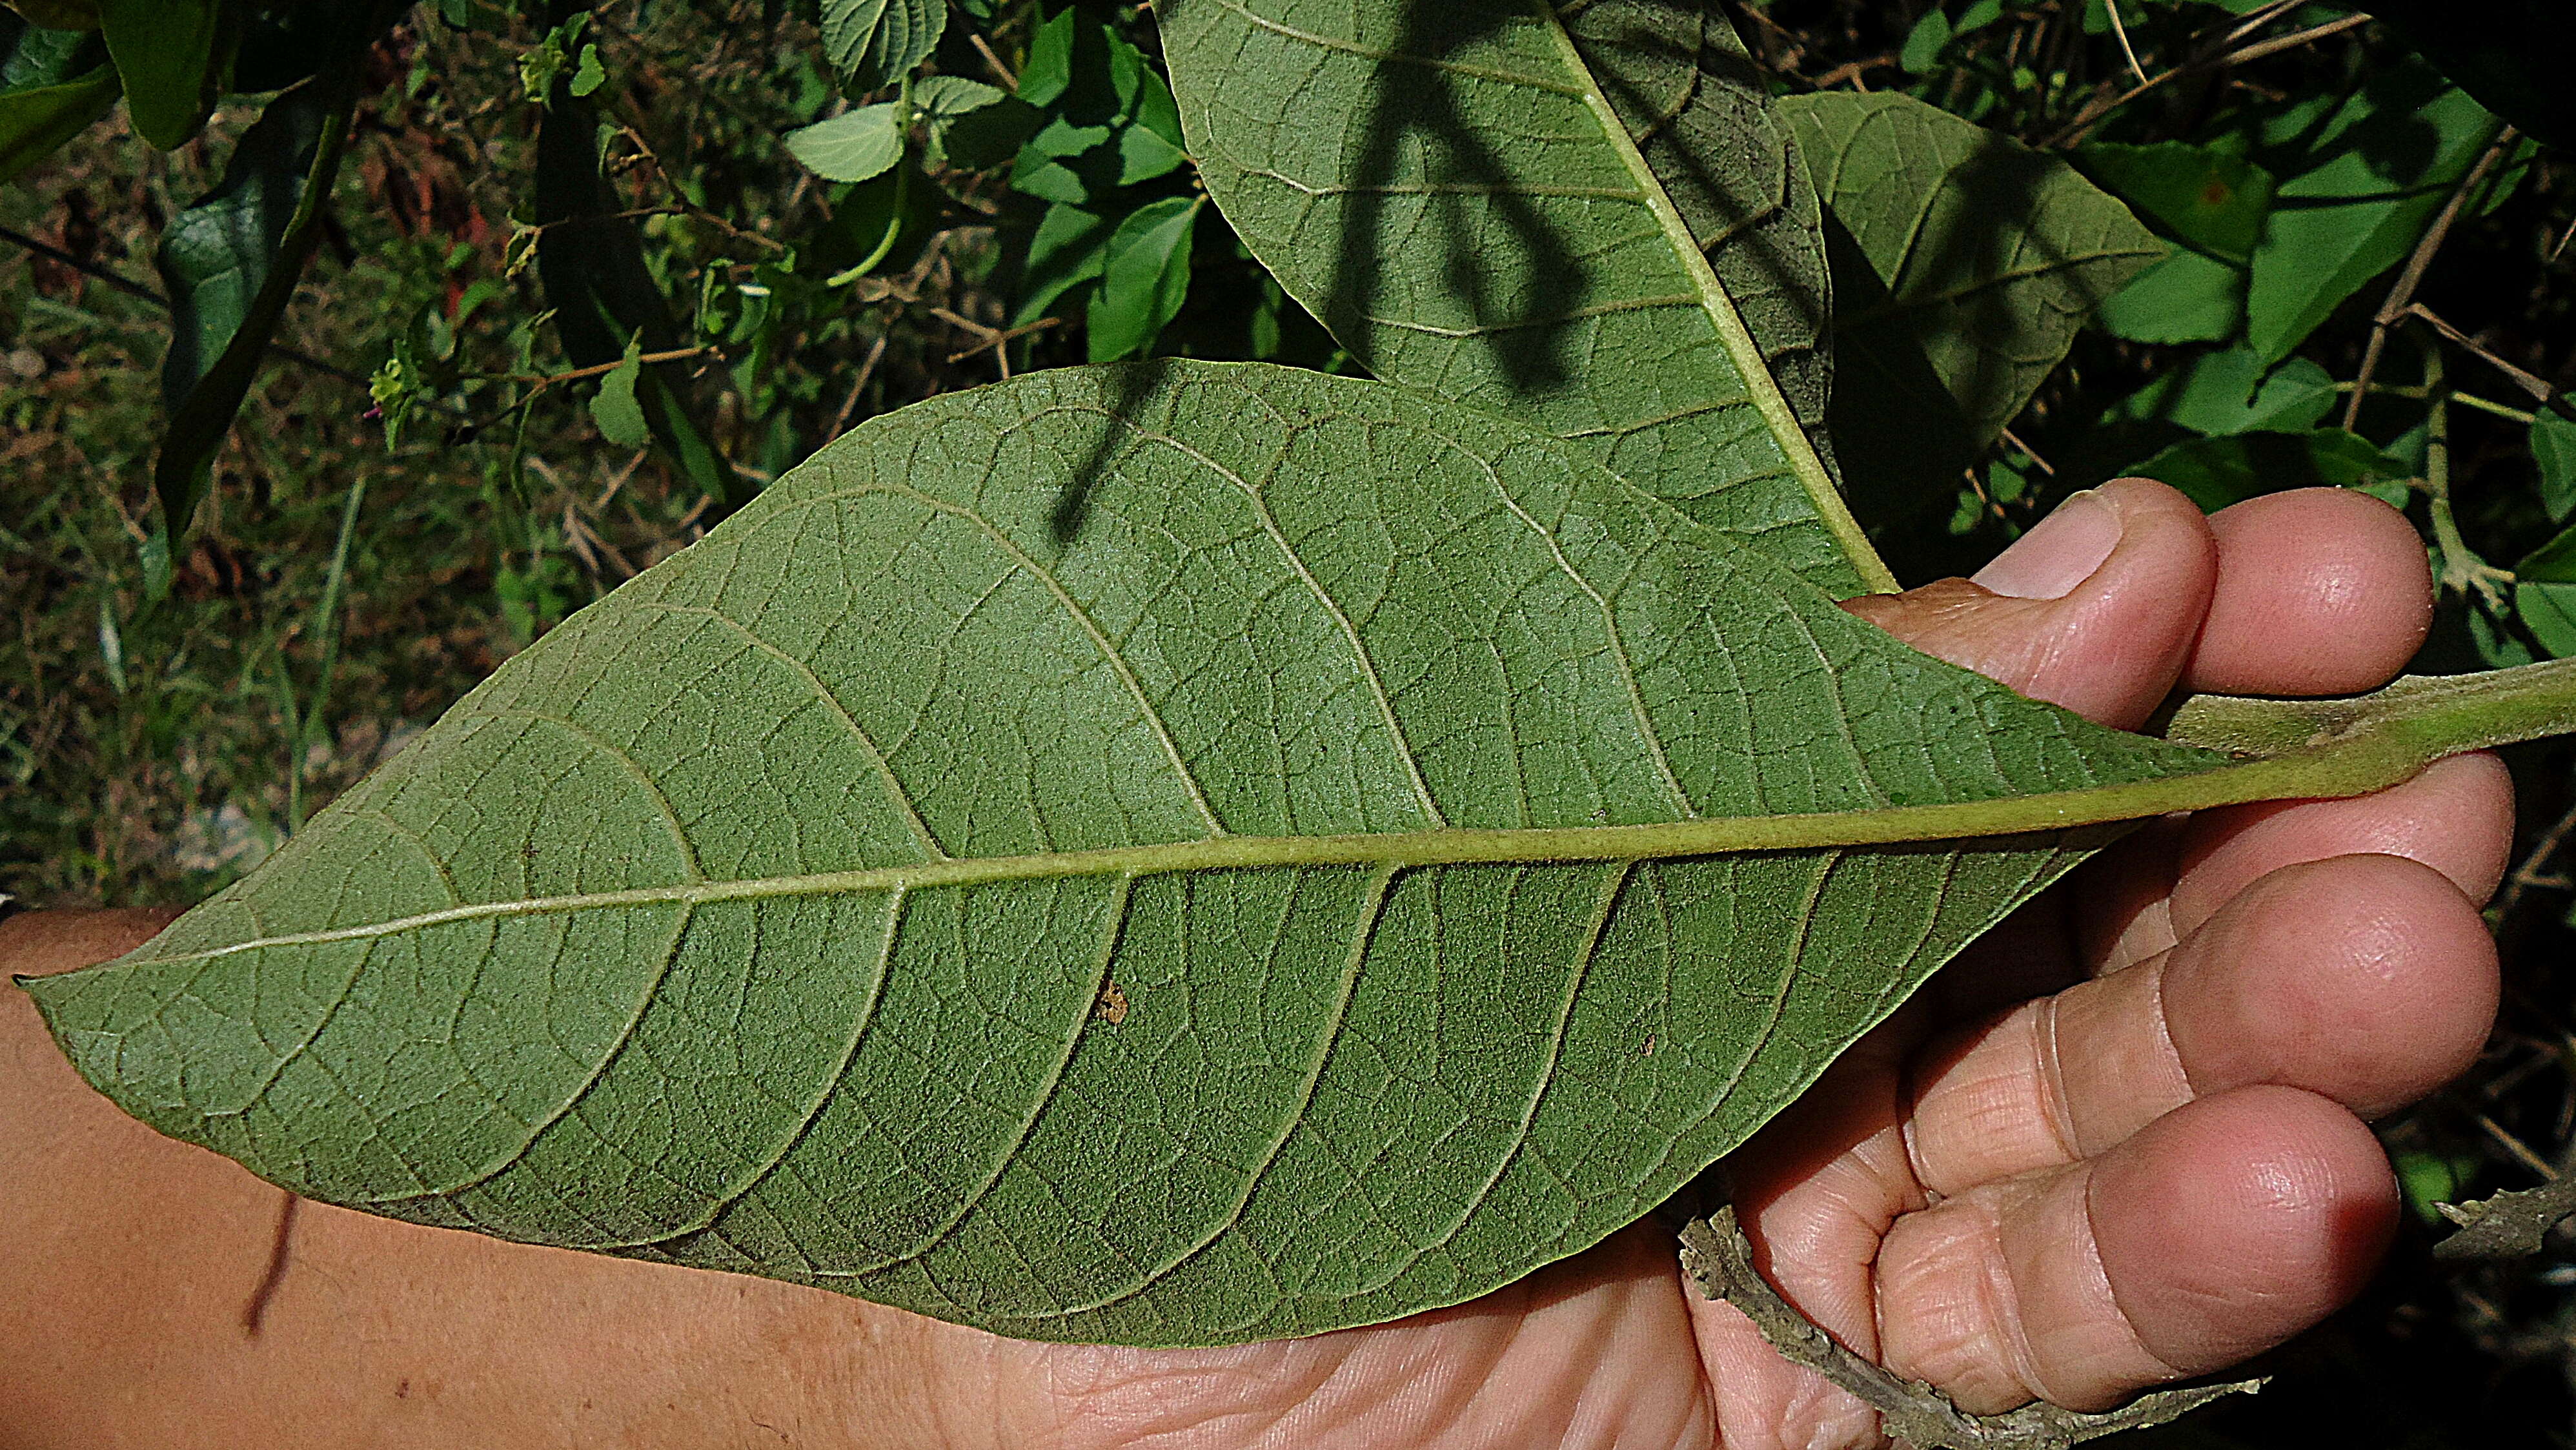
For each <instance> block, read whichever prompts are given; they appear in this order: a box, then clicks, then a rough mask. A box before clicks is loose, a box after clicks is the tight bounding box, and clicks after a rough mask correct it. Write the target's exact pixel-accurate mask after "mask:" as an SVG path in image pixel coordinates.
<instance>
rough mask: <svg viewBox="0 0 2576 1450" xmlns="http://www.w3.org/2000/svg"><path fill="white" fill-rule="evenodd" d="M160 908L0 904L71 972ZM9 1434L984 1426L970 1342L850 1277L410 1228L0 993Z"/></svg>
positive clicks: (46, 1446)
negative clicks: (219, 1131)
mask: <svg viewBox="0 0 2576 1450" xmlns="http://www.w3.org/2000/svg"><path fill="white" fill-rule="evenodd" d="M162 920H163V918H161V917H158V916H153V915H150V914H147V913H134V912H103V913H93V914H77V915H76V914H72V913H53V912H33V913H28V914H26V915H22V916H19V917H15V918H12V919H11V920H9V921H8V922H6V923H0V974H6V973H12V972H14V973H26V974H41V973H46V972H55V971H67V970H71V969H73V968H75V967H79V966H83V965H87V964H88V963H90V962H94V961H98V960H102V959H105V958H107V957H112V956H115V955H117V954H119V953H121V952H123V951H124V950H126V949H127V948H129V947H131V946H133V945H134V944H136V943H138V942H140V941H141V940H143V939H144V938H146V937H148V936H149V935H150V934H151V933H152V932H153V931H156V930H158V929H159V927H160V925H161V923H162ZM0 1223H6V1224H7V1225H8V1226H9V1231H10V1232H9V1243H10V1248H9V1250H8V1251H7V1252H6V1253H5V1254H0V1364H6V1365H7V1366H8V1367H9V1368H8V1371H7V1372H6V1373H5V1374H0V1444H5V1445H7V1446H8V1447H9V1450H53V1447H64V1450H71V1447H79V1450H109V1447H122V1446H134V1447H147V1446H148V1447H151V1450H189V1447H196V1446H208V1447H212V1446H235V1445H247V1444H257V1445H262V1446H270V1447H278V1450H287V1447H294V1446H305V1445H310V1446H315V1447H324V1446H328V1447H332V1450H349V1447H359V1446H368V1447H372V1446H404V1445H413V1444H420V1445H430V1444H437V1445H442V1446H453V1445H471V1446H475V1447H478V1450H480V1447H489V1450H507V1447H515V1446H521V1445H529V1446H537V1445H543V1446H564V1445H602V1446H606V1445H620V1446H625V1445H633V1446H663V1445H669V1446H687V1447H690V1450H716V1447H730V1446H735V1445H744V1446H755V1445H777V1444H781V1443H787V1444H794V1445H800V1446H803V1445H817V1446H843V1445H848V1446H890V1447H891V1446H916V1445H918V1446H941V1447H946V1446H950V1445H961V1446H965V1445H977V1444H982V1443H986V1442H988V1441H989V1440H990V1439H991V1438H993V1437H994V1432H995V1431H996V1430H997V1429H998V1428H999V1427H997V1426H996V1425H995V1424H994V1416H995V1409H994V1403H995V1402H994V1399H993V1397H992V1395H991V1394H990V1393H989V1390H990V1387H991V1385H992V1382H993V1370H994V1367H995V1366H994V1365H993V1363H992V1353H993V1351H992V1350H991V1349H989V1348H988V1347H987V1346H988V1344H990V1343H996V1342H991V1341H984V1340H983V1339H982V1337H981V1336H972V1335H967V1334H964V1333H963V1332H961V1331H955V1330H951V1329H949V1328H948V1327H946V1326H942V1325H937V1324H934V1323H932V1322H931V1321H928V1320H923V1319H918V1318H915V1317H913V1316H911V1315H906V1314H901V1313H897V1312H894V1311H890V1310H883V1309H878V1308H876V1307H874V1306H870V1305H864V1304H860V1303H857V1302H856V1301H853V1300H847V1299H843V1298H840V1297H839V1296H836V1295H830V1294H824V1293H820V1292H817V1291H812V1290H805V1289H798V1288H795V1287H793V1286H789V1285H784V1284H777V1283H771V1282H767V1281H763V1280H755V1279H744V1278H736V1277H733V1276H729V1275H716V1274H706V1273H701V1272H698V1271H695V1270H688V1269H676V1268H664V1267H660V1266H656V1265H647V1264H637V1263H629V1262H624V1261H620V1260H614V1259H607V1258H600V1257H595V1256H592V1255H587V1254H575V1253H567V1252H564V1251H561V1250H554V1249H542V1248H534V1247H529V1246H526V1245H520V1244H509V1243H503V1242H500V1241H498V1240H495V1239H487V1238H483V1237H480V1236H477V1235H472V1234H463V1233H452V1232H445V1231H441V1230H436V1229H424V1228H416V1227H413V1226H411V1225H406V1224H400V1223H395V1222H391V1221H389V1220H384V1219H378V1218H372V1217H369V1216H367V1215H364V1214H358V1213H353V1212H349V1211H347V1210H343V1209H335V1208H329V1207H325V1206H322V1205H318V1204H312V1203H297V1204H294V1205H293V1206H292V1208H290V1206H289V1199H288V1196H287V1195H286V1194H285V1193H284V1192H283V1191H282V1190H280V1189H277V1188H274V1187H272V1186H270V1185H268V1184H265V1183H262V1182H260V1181H258V1180H257V1179H255V1178H252V1177H251V1176H250V1175H249V1174H248V1173H246V1172H244V1171H243V1170H242V1169H240V1168H239V1167H237V1166H235V1165H234V1164H232V1163H230V1162H228V1161H226V1160H224V1159H222V1158H219V1157H216V1156H215V1155H213V1154H210V1153H207V1152H204V1151H202V1150H200V1149H197V1148H194V1147H190V1146H188V1145H185V1144H182V1143H178V1142H175V1141H172V1140H170V1139H166V1138H163V1137H161V1136H159V1135H158V1134H155V1133H154V1132H152V1131H151V1130H150V1129H148V1128H145V1127H143V1126H142V1125H141V1124H139V1123H136V1122H135V1121H133V1120H132V1119H130V1118H127V1117H125V1116H124V1115H123V1114H121V1113H119V1112H118V1111H117V1110H116V1109H115V1108H114V1107H112V1106H111V1105H109V1103H108V1102H107V1101H106V1100H105V1099H104V1098H101V1097H100V1096H98V1095H97V1094H96V1093H94V1092H92V1091H91V1090H90V1089H89V1088H88V1086H87V1085H86V1084H84V1083H82V1082H81V1081H80V1079H79V1078H78V1076H77V1075H75V1074H74V1073H73V1072H72V1070H71V1068H70V1067H69V1065H68V1064H67V1063H65V1062H64V1060H63V1058H62V1056H61V1055H60V1054H59V1053H58V1052H57V1051H56V1050H55V1049H54V1047H53V1044H52V1043H51V1041H50V1040H48V1038H47V1036H46V1034H45V1031H44V1028H43V1026H42V1024H41V1023H40V1022H39V1021H38V1019H37V1016H36V1012H35V1009H34V1005H33V1003H31V1002H30V1001H29V1000H28V998H27V997H26V995H25V994H24V993H22V992H18V991H16V990H13V989H5V988H0Z"/></svg>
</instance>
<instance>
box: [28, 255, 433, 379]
mask: <svg viewBox="0 0 2576 1450" xmlns="http://www.w3.org/2000/svg"><path fill="white" fill-rule="evenodd" d="M0 242H7V243H9V244H10V245H11V246H14V247H18V248H21V249H23V250H26V251H30V252H33V253H35V254H36V255H38V256H40V257H43V258H45V259H47V260H49V261H53V262H58V263H60V264H62V265H63V266H66V267H69V268H71V269H72V270H73V271H75V272H78V273H80V274H81V275H82V276H84V277H87V278H90V279H91V280H93V281H97V282H104V283H106V284H107V285H108V286H110V287H113V288H115V289H116V290H117V291H119V292H122V293H124V294H125V295H126V296H128V297H133V298H138V299H140V300H142V301H145V302H149V303H151V304H152V305H153V306H155V307H158V308H160V309H162V310H163V311H165V312H166V311H168V310H169V307H170V299H169V298H167V297H164V296H162V295H161V294H160V293H158V292H155V291H153V290H152V289H151V288H149V287H146V286H144V285H143V284H142V283H140V282H137V281H135V280H133V279H132V278H130V277H124V276H120V275H118V274H117V273H115V272H111V271H109V270H108V269H107V268H105V267H101V266H99V265H97V264H96V263H93V262H85V261H82V260H81V259H80V258H78V257H76V256H74V255H72V254H71V253H69V252H66V251H64V250H63V249H62V248H60V247H57V246H55V245H54V244H53V243H51V242H48V241H45V240H44V239H42V238H40V237H31V236H29V235H27V234H26V233H25V232H22V231H19V230H17V229H16V228H14V227H0ZM268 350H269V351H270V352H273V353H275V354H277V355H278V356H279V357H281V358H284V359H285V360H286V361H288V362H291V363H293V364H295V365H296V366H297V367H300V368H306V369H309V370H311V371H313V372H317V373H321V374H322V375H324V376H325V377H333V378H338V379H339V380H340V381H342V382H344V383H355V384H357V385H358V386H359V387H362V388H363V387H365V386H366V385H367V379H366V377H365V376H364V375H362V374H359V373H353V372H351V371H349V370H348V369H347V368H344V367H340V366H338V365H337V364H334V363H328V362H324V361H323V360H322V359H320V358H318V357H315V356H313V355H312V354H311V353H308V352H303V351H299V350H298V349H295V348H291V347H288V346H287V345H286V344H284V343H281V342H271V343H270V344H269V345H268ZM441 411H445V412H454V411H455V410H454V409H450V408H446V407H445V406H444V405H441ZM460 416H461V415H460Z"/></svg>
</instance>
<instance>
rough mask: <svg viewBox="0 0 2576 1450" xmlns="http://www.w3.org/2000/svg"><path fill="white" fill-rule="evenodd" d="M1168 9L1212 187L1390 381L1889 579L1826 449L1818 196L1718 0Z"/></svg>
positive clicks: (1806, 564)
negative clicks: (1576, 448) (1554, 438)
mask: <svg viewBox="0 0 2576 1450" xmlns="http://www.w3.org/2000/svg"><path fill="white" fill-rule="evenodd" d="M1158 9H1159V11H1160V13H1161V18H1162V26H1163V44H1164V56H1165V59H1166V61H1167V62H1168V63H1169V65H1170V68H1171V76H1172V89H1173V92H1174V94H1175V96H1176V97H1177V98H1178V100H1179V103H1180V108H1181V124H1182V129H1183V131H1184V133H1185V134H1186V136H1187V137H1188V139H1189V143H1190V147H1191V151H1192V153H1193V156H1194V158H1195V159H1196V160H1197V162H1198V166H1199V174H1200V175H1201V177H1202V178H1204V180H1205V181H1206V184H1207V188H1208V193H1209V195H1210V196H1212V197H1213V198H1214V199H1215V200H1216V202H1217V205H1218V206H1219V208H1220V209H1221V210H1223V211H1224V213H1225V215H1226V219H1227V220H1228V221H1229V222H1231V223H1232V224H1233V226H1234V228H1235V230H1236V231H1237V232H1238V233H1239V234H1240V235H1241V236H1242V237H1243V239H1244V241H1245V243H1246V245H1248V246H1249V247H1250V248H1251V249H1252V252H1253V254H1254V255H1255V256H1257V257H1259V258H1260V259H1261V262H1262V264H1263V265H1264V266H1265V267H1267V268H1269V269H1270V271H1271V272H1272V274H1273V275H1275V276H1276V277H1277V278H1278V279H1279V283H1280V285H1281V286H1282V287H1283V288H1285V289H1286V290H1287V291H1288V293H1289V294H1290V295H1291V296H1293V297H1295V298H1296V299H1297V300H1298V301H1299V302H1301V303H1303V304H1304V305H1305V307H1306V308H1307V309H1308V310H1309V311H1311V312H1313V313H1314V314H1315V316H1316V317H1317V318H1318V319H1320V320H1321V321H1322V322H1323V323H1324V325H1325V326H1326V327H1328V328H1330V329H1332V331H1333V334H1334V335H1335V336H1336V337H1337V338H1339V339H1340V340H1341V341H1342V343H1343V344H1344V345H1345V346H1347V347H1348V348H1350V349H1351V351H1352V353H1353V354H1354V355H1355V356H1357V357H1358V358H1359V359H1360V360H1361V361H1362V362H1364V363H1365V364H1366V365H1367V366H1368V367H1369V368H1370V370H1371V371H1373V372H1374V373H1376V374H1377V375H1378V376H1379V377H1381V378H1385V379H1387V380H1389V381H1392V382H1398V383H1404V384H1407V385H1409V386H1413V387H1418V388H1422V389H1424V390H1426V391H1429V392H1433V393H1436V394H1439V395H1440V396H1443V397H1448V398H1454V399H1458V400H1460V401H1463V402H1468V403H1473V404H1476V405H1478V406H1480V407H1485V408H1490V409H1493V410H1495V411H1497V412H1504V413H1509V414H1511V415H1512V416H1514V417H1518V418H1523V419H1526V420H1528V421H1530V422H1533V423H1535V424H1537V425H1538V426H1539V427H1541V428H1544V429H1546V430H1548V431H1549V432H1552V433H1555V434H1558V435H1559V436H1561V437H1565V438H1569V439H1573V440H1576V441H1579V442H1580V443H1582V444H1583V445H1584V446H1585V447H1587V448H1589V449H1590V450H1592V452H1593V453H1594V455H1595V456H1596V457H1598V458H1600V459H1601V460H1603V461H1604V462H1606V463H1607V464H1609V465H1610V467H1611V469H1612V470H1613V471H1614V472H1616V473H1618V474H1619V475H1620V476H1621V477H1624V478H1626V479H1628V480H1629V481H1630V482H1632V483H1635V484H1636V485H1638V486H1639V487H1641V488H1644V489H1646V490H1647V491H1649V492H1651V493H1654V494H1657V495H1658V496H1660V497H1662V498H1664V499H1666V500H1668V501H1670V502H1672V503H1674V504H1676V505H1678V506H1679V507H1681V508H1683V509H1684V510H1686V511H1687V512H1689V513H1690V514H1691V515H1692V516H1693V517H1695V518H1697V519H1698V520H1700V521H1701V522H1703V523H1706V524H1709V525H1711V526H1713V527H1716V528H1719V529H1723V530H1726V531H1727V532H1729V533H1732V534H1735V535H1737V536H1738V537H1741V538H1743V539H1746V540H1747V541H1749V542H1752V543H1753V544H1755V545H1756V546H1757V547H1759V548H1762V549H1764V550H1765V551H1767V552H1769V553H1770V554H1771V555H1772V557H1774V558H1776V559H1779V560H1781V561H1782V562H1784V563H1786V564H1788V565H1789V566H1790V567H1791V568H1792V569H1795V570H1797V571H1798V572H1799V573H1801V574H1803V575H1805V576H1806V577H1807V578H1808V579H1809V580H1810V581H1812V582H1814V583H1815V584H1817V585H1818V586H1819V587H1821V588H1823V589H1824V590H1826V591H1827V592H1828V593H1831V594H1834V595H1836V596H1846V595H1850V594H1855V593H1859V592H1861V590H1863V589H1864V588H1880V587H1890V585H1889V581H1887V579H1886V577H1885V570H1884V566H1883V565H1881V564H1879V562H1878V559H1877V557H1876V555H1875V554H1873V553H1871V552H1870V550H1869V546H1868V545H1867V543H1866V542H1865V541H1863V540H1862V539H1861V538H1860V535H1859V531H1858V529H1857V528H1856V527H1855V526H1853V525H1852V524H1851V521H1850V516H1849V514H1848V512H1847V511H1846V510H1845V509H1844V507H1843V504H1842V501H1841V498H1840V495H1839V494H1838V493H1837V491H1836V489H1837V484H1836V481H1835V476H1834V473H1833V468H1832V464H1831V462H1830V459H1829V457H1828V456H1825V455H1823V454H1821V453H1820V450H1819V448H1818V444H1819V443H1820V442H1821V440H1822V437H1823V425H1824V415H1825V405H1826V401H1827V396H1828V394H1829V392H1830V391H1831V384H1832V377H1831V372H1830V367H1829V364H1828V361H1827V358H1826V356H1825V353H1824V350H1823V348H1822V347H1821V345H1820V341H1819V339H1820V337H1821V334H1822V331H1823V327H1824V321H1825V318H1826V316H1827V315H1828V312H1829V309H1830V295H1829V291H1828V283H1827V279H1826V267H1825V256H1824V249H1823V242H1822V238H1821V234H1820V232H1819V221H1820V218H1819V213H1818V208H1817V201H1816V195H1815V191H1814V188H1813V187H1812V186H1811V185H1810V184H1809V183H1808V181H1807V178H1806V175H1805V172H1804V169H1803V168H1802V167H1801V166H1800V164H1799V162H1798V160H1797V156H1796V153H1795V152H1794V151H1793V150H1792V149H1791V148H1790V146H1789V144H1788V140H1787V137H1786V135H1785V133H1784V132H1783V131H1782V129H1781V128H1780V127H1779V126H1778V125H1777V124H1776V122H1775V121H1774V119H1773V118H1772V116H1771V114H1770V111H1769V103H1768V101H1767V99H1766V97H1765V92H1764V90H1763V88H1762V84H1761V81H1760V78H1759V76H1758V74H1757V73H1756V70H1755V68H1754V66H1753V63H1752V61H1751V59H1750V58H1749V57H1748V56H1747V54H1746V53H1745V50H1744V47H1743V45H1742V43H1741V42H1740V41H1739V40H1738V39H1737V38H1736V36H1735V33H1734V31H1733V30H1732V29H1731V28H1729V27H1728V25H1727V23H1726V20H1725V18H1724V17H1723V16H1722V15H1720V14H1719V13H1718V12H1717V9H1716V7H1715V5H1714V4H1709V3H1704V0H1678V3H1676V0H1595V3H1592V4H1589V5H1584V6H1579V7H1567V10H1566V14H1565V18H1563V19H1562V20H1560V19H1559V17H1558V15H1557V14H1556V13H1555V12H1552V11H1551V10H1550V9H1549V8H1548V7H1547V6H1546V5H1544V4H1541V3H1537V0H1364V3H1359V4H1353V3H1350V0H1162V3H1161V4H1160V5H1159V6H1158ZM1730 331H1732V332H1733V334H1734V335H1736V336H1738V337H1739V338H1740V339H1741V345H1740V346H1739V347H1738V348H1737V349H1736V350H1735V351H1733V352H1731V351H1730V347H1729V343H1728V338H1729V335H1730ZM1739 357H1740V358H1742V359H1744V360H1748V361H1751V360H1755V359H1758V361H1753V362H1752V365H1751V366H1750V369H1749V373H1748V371H1747V369H1746V368H1744V367H1740V366H1739Z"/></svg>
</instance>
